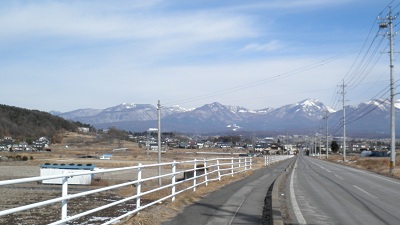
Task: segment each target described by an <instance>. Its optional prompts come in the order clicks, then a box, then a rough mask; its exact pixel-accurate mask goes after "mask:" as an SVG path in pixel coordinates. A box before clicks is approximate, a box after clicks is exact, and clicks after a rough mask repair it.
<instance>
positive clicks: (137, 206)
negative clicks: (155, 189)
mask: <svg viewBox="0 0 400 225" xmlns="http://www.w3.org/2000/svg"><path fill="white" fill-rule="evenodd" d="M138 166H139V167H138V174H137V181H138V182H137V184H136V194H137V196H138V197H137V198H136V209H139V208H140V199H141V196H140V194H141V186H142V182H141V180H142V164H141V163H139V164H138Z"/></svg>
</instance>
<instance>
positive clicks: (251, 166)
mask: <svg viewBox="0 0 400 225" xmlns="http://www.w3.org/2000/svg"><path fill="white" fill-rule="evenodd" d="M252 169H253V158H252V157H250V170H252Z"/></svg>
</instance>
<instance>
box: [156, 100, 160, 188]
mask: <svg viewBox="0 0 400 225" xmlns="http://www.w3.org/2000/svg"><path fill="white" fill-rule="evenodd" d="M157 115H158V116H157V117H158V139H157V142H158V164H159V165H158V176H161V165H160V164H161V104H160V100H158V104H157ZM158 185H159V186H161V177H159V178H158Z"/></svg>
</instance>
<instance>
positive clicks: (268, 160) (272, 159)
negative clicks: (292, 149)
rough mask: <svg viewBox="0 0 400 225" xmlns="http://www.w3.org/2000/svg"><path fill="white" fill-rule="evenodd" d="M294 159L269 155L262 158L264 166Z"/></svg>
mask: <svg viewBox="0 0 400 225" xmlns="http://www.w3.org/2000/svg"><path fill="white" fill-rule="evenodd" d="M292 157H294V155H269V156H264V165H265V166H269V165H271V164H273V163H276V162H279V161H282V160H285V159H289V158H292Z"/></svg>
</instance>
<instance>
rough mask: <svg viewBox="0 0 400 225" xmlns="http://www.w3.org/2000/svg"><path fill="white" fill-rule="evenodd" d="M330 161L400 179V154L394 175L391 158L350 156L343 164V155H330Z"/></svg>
mask: <svg viewBox="0 0 400 225" xmlns="http://www.w3.org/2000/svg"><path fill="white" fill-rule="evenodd" d="M323 158H324V159H325V156H323ZM325 160H326V159H325ZM328 161H331V162H334V163H339V164H342V165H346V166H351V167H353V168H358V169H363V170H368V171H371V172H374V173H377V174H381V175H385V176H390V177H393V178H397V179H400V158H399V153H397V157H396V167H395V170H394V173H393V175H390V174H389V162H390V158H389V157H360V156H358V155H355V156H348V157H347V160H346V162H343V156H342V155H329V157H328Z"/></svg>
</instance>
